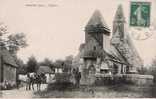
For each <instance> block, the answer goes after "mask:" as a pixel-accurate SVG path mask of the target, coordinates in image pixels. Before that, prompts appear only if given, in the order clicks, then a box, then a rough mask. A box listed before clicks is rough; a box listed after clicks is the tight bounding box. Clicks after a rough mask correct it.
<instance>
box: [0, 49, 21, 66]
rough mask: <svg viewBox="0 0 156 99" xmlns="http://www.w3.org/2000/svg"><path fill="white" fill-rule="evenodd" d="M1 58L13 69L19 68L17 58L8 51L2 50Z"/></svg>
mask: <svg viewBox="0 0 156 99" xmlns="http://www.w3.org/2000/svg"><path fill="white" fill-rule="evenodd" d="M0 57H1V58H2V59H3V62H4V63H5V64H9V65H11V66H13V67H18V65H17V63H16V61H15V58H14V57H13V56H12V55H11V54H10V52H9V51H8V50H7V49H0Z"/></svg>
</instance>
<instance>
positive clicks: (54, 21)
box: [0, 0, 156, 64]
mask: <svg viewBox="0 0 156 99" xmlns="http://www.w3.org/2000/svg"><path fill="white" fill-rule="evenodd" d="M131 1H145V0H0V22H3V23H4V24H5V25H7V26H8V31H9V32H10V33H21V32H22V33H25V34H26V37H27V42H28V44H29V46H28V47H26V48H23V49H21V50H20V51H19V52H18V56H19V57H20V58H21V59H23V60H24V61H25V62H26V61H27V60H28V57H30V56H31V55H34V56H35V57H36V58H37V60H39V61H42V60H43V59H44V58H49V59H51V60H56V59H64V58H65V57H66V56H68V55H74V56H75V55H76V54H77V53H78V49H79V45H80V44H81V43H84V39H85V35H84V27H85V25H86V24H87V22H88V20H89V18H90V17H91V16H92V14H93V12H94V11H95V10H96V9H98V10H100V12H101V14H102V15H103V17H104V20H105V21H106V23H107V25H108V26H109V28H110V29H111V30H112V22H113V19H114V15H115V11H116V10H117V7H118V5H119V4H122V6H123V10H124V14H125V18H126V22H127V26H129V25H128V24H129V16H130V15H129V13H130V2H131ZM146 1H149V2H151V22H152V23H154V24H156V15H155V14H156V13H155V12H156V0H146ZM127 33H128V32H127ZM151 33H152V36H150V37H149V38H148V39H146V40H136V39H134V37H133V36H132V35H131V34H130V36H131V39H132V40H133V42H134V45H135V47H136V49H137V51H138V53H139V54H140V56H141V58H142V60H143V61H144V63H145V64H149V63H150V62H151V60H152V59H153V58H154V57H155V56H156V44H155V42H156V33H155V30H154V31H153V30H152V32H151Z"/></svg>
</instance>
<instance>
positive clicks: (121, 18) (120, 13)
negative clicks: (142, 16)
mask: <svg viewBox="0 0 156 99" xmlns="http://www.w3.org/2000/svg"><path fill="white" fill-rule="evenodd" d="M114 22H125V17H124V14H123V8H122V5H121V4H120V5H119V6H118V9H117V11H116V14H115V18H114Z"/></svg>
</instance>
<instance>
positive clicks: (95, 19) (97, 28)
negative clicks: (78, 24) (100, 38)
mask: <svg viewBox="0 0 156 99" xmlns="http://www.w3.org/2000/svg"><path fill="white" fill-rule="evenodd" d="M85 31H86V32H87V33H98V32H99V33H106V34H109V33H110V29H109V28H108V26H107V24H106V23H105V21H104V19H103V16H102V15H101V13H100V11H99V10H95V11H94V13H93V15H92V17H91V18H90V20H89V21H88V23H87V25H86V27H85Z"/></svg>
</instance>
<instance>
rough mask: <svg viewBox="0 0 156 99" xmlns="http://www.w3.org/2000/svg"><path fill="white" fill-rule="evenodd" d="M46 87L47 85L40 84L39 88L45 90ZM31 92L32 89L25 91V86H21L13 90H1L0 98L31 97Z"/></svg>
mask: <svg viewBox="0 0 156 99" xmlns="http://www.w3.org/2000/svg"><path fill="white" fill-rule="evenodd" d="M35 86H36V85H35ZM35 88H36V87H35ZM46 88H47V85H46V84H42V86H41V90H45V89H46ZM33 93H34V91H33V90H29V91H27V90H25V87H22V88H20V89H13V90H3V91H2V98H32V97H33V96H34V95H33Z"/></svg>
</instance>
